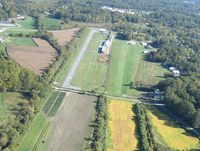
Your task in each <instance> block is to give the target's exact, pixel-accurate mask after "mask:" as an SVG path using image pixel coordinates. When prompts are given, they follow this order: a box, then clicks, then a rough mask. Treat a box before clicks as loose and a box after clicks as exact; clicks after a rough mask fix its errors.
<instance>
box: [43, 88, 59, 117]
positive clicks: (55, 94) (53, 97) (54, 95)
mask: <svg viewBox="0 0 200 151" xmlns="http://www.w3.org/2000/svg"><path fill="white" fill-rule="evenodd" d="M59 93H60V92H58V91H55V92H53V93H52V95H51V96H50V98H49V99H48V101H47V102H46V104H45V105H44V107H43V112H44V113H45V114H47V113H48V112H49V110H50V108H51V106H52V104H53V103H54V102H55V101H56V99H57V97H58V95H59Z"/></svg>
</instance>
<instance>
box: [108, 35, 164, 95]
mask: <svg viewBox="0 0 200 151" xmlns="http://www.w3.org/2000/svg"><path fill="white" fill-rule="evenodd" d="M143 51H144V47H143V46H141V45H132V46H131V45H127V43H126V41H124V40H119V39H115V41H114V43H113V46H112V54H111V64H110V67H109V81H108V86H107V91H108V93H109V94H111V95H115V96H121V95H135V96H139V95H140V94H141V91H139V90H136V89H134V88H131V82H132V81H133V82H134V83H137V84H141V85H143V86H145V87H146V86H153V85H155V84H157V83H158V82H159V81H160V80H162V79H163V78H164V73H166V72H167V69H164V68H163V67H162V66H161V65H160V64H159V63H154V62H148V61H146V60H144V53H143ZM152 51H155V50H153V49H152Z"/></svg>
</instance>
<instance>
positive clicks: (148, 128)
mask: <svg viewBox="0 0 200 151" xmlns="http://www.w3.org/2000/svg"><path fill="white" fill-rule="evenodd" d="M133 110H134V111H135V113H136V123H137V130H138V133H139V146H140V149H141V150H142V151H173V150H172V149H170V148H167V147H165V146H163V145H161V144H159V142H157V141H156V139H155V132H153V126H152V123H151V119H150V117H149V115H148V110H147V108H146V107H145V106H144V105H143V104H141V103H138V104H136V105H135V106H133Z"/></svg>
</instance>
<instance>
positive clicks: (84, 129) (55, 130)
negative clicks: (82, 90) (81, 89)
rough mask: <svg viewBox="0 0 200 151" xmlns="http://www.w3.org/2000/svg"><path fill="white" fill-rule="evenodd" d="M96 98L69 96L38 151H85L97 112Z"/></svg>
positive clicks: (38, 146) (71, 94) (54, 118)
mask: <svg viewBox="0 0 200 151" xmlns="http://www.w3.org/2000/svg"><path fill="white" fill-rule="evenodd" d="M95 100H96V98H95V97H91V96H87V95H79V94H75V93H70V94H67V96H66V97H65V98H64V100H63V102H62V104H61V106H60V108H59V110H58V112H57V113H56V115H55V116H54V117H53V118H51V120H50V122H51V127H50V129H49V131H48V132H47V135H46V136H45V138H44V140H45V141H46V142H45V143H42V142H39V143H38V144H37V149H36V150H37V151H83V150H84V143H85V142H86V138H87V137H88V136H89V135H90V133H91V127H90V126H89V125H90V124H92V123H91V121H92V120H93V116H94V112H95Z"/></svg>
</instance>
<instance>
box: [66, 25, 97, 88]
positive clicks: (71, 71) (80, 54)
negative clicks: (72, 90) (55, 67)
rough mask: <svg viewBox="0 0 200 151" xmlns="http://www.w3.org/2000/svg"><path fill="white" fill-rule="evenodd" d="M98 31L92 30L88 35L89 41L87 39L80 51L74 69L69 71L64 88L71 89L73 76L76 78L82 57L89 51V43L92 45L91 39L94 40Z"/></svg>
mask: <svg viewBox="0 0 200 151" xmlns="http://www.w3.org/2000/svg"><path fill="white" fill-rule="evenodd" d="M97 31H98V30H97V29H92V30H91V31H90V33H89V35H88V37H87V39H86V41H85V43H84V45H83V46H82V48H81V50H80V53H79V55H78V56H77V58H76V60H75V61H74V64H73V65H72V67H71V70H70V71H69V73H68V75H67V77H66V78H65V81H64V83H63V85H62V87H64V88H68V87H71V86H70V82H71V80H72V78H73V76H74V75H75V73H76V70H77V68H78V65H79V64H80V62H81V59H82V57H83V56H84V53H85V51H86V50H87V46H88V45H89V43H90V41H91V39H92V37H93V35H94V33H95V32H97Z"/></svg>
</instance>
